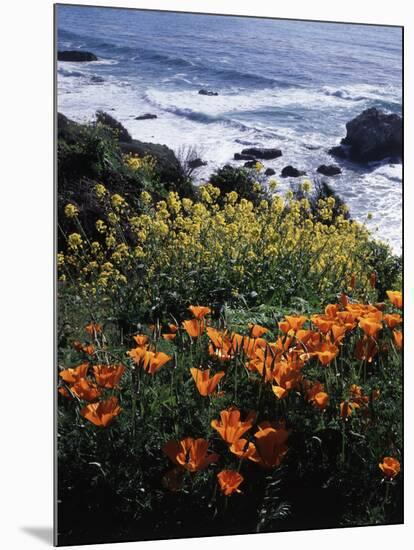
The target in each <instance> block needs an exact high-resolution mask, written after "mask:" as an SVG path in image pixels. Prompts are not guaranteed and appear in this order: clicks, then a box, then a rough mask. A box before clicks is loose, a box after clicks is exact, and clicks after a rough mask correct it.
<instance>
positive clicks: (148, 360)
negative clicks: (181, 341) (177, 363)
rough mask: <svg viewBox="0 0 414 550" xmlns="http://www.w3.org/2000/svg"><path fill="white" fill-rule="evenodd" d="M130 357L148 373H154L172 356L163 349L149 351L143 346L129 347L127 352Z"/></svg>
mask: <svg viewBox="0 0 414 550" xmlns="http://www.w3.org/2000/svg"><path fill="white" fill-rule="evenodd" d="M127 354H128V355H129V356H130V357H131V359H132V360H133V361H134V363H136V364H137V365H139V366H140V367H142V368H143V369H144V370H145V371H146V372H148V374H155V373H156V372H157V371H158V370H159V369H160V368H161V367H162V366H164V365H165V364H166V363H168V361H170V360H171V359H172V358H171V357H170V356H169V355H167V354H166V353H164V352H163V351H157V352H154V351H149V350H147V349H145V348H143V347H138V348H134V349H131V350H129V351H128V352H127Z"/></svg>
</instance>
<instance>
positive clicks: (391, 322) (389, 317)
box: [384, 313, 402, 329]
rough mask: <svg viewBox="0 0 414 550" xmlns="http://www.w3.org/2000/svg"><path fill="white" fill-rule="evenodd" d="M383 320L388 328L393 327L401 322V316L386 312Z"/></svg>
mask: <svg viewBox="0 0 414 550" xmlns="http://www.w3.org/2000/svg"><path fill="white" fill-rule="evenodd" d="M384 321H385V324H386V325H387V327H388V328H390V329H393V328H395V327H397V326H398V325H400V324H401V323H402V317H401V315H400V314H399V313H386V314H385V315H384Z"/></svg>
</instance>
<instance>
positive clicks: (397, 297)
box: [387, 290, 403, 309]
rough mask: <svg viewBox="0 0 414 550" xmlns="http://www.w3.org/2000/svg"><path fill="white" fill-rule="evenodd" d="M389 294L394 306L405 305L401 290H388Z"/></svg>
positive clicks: (400, 306)
mask: <svg viewBox="0 0 414 550" xmlns="http://www.w3.org/2000/svg"><path fill="white" fill-rule="evenodd" d="M387 296H388V299H389V300H390V302H391V303H392V305H393V306H395V307H398V309H402V307H403V296H402V292H399V291H398V290H387Z"/></svg>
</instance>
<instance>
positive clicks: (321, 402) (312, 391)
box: [306, 380, 329, 410]
mask: <svg viewBox="0 0 414 550" xmlns="http://www.w3.org/2000/svg"><path fill="white" fill-rule="evenodd" d="M306 399H307V401H309V403H312V404H313V405H314V406H315V407H317V408H318V409H321V410H323V409H326V407H327V406H328V403H329V396H328V394H327V393H326V392H325V386H324V385H323V384H321V383H320V382H319V381H318V380H317V381H316V382H315V383H314V384H312V386H310V387H308V390H307V392H306Z"/></svg>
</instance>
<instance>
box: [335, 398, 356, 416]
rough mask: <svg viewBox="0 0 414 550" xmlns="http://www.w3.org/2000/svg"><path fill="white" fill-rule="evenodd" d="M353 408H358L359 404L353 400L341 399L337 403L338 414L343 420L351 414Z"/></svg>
mask: <svg viewBox="0 0 414 550" xmlns="http://www.w3.org/2000/svg"><path fill="white" fill-rule="evenodd" d="M355 409H359V405H358V403H355V402H353V401H342V403H341V404H340V405H339V411H340V415H341V417H342V418H343V419H344V420H346V419H347V418H348V417H349V416H351V414H352V413H353V412H354V410H355Z"/></svg>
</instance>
